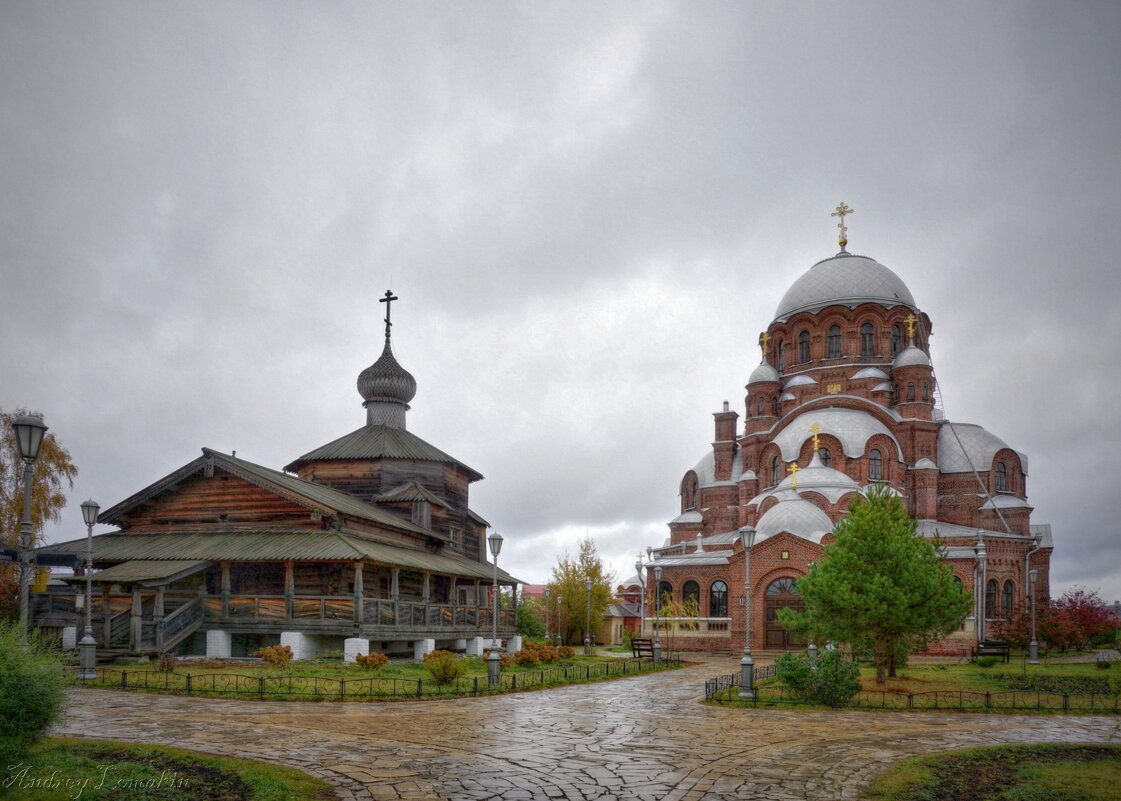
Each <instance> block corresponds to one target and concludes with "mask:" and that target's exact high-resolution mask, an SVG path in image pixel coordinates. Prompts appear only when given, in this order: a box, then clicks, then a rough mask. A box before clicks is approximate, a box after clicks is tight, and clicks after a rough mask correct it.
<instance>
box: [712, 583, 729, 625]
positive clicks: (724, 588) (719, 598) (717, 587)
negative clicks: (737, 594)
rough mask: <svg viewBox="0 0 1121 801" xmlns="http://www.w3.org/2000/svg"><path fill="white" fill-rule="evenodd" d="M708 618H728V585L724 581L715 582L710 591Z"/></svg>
mask: <svg viewBox="0 0 1121 801" xmlns="http://www.w3.org/2000/svg"><path fill="white" fill-rule="evenodd" d="M708 616H709V617H727V616H728V585H727V584H725V583H724V582H723V581H714V582H713V583H712V587H710V588H709V591H708Z"/></svg>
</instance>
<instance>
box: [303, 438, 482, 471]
mask: <svg viewBox="0 0 1121 801" xmlns="http://www.w3.org/2000/svg"><path fill="white" fill-rule="evenodd" d="M360 459H410V460H416V461H421V462H443V463H445V464H454V465H457V466H458V467H462V468H463V469H464V470H465V471H467V473H468V475H469V477H470V480H471V481H478V480H479V479H481V478H482V477H483V474H482V473H480V472H479V471H477V470H474V469H472V468H470V467H468V466H467V465H465V464H464V463H463V462H461V461H459V460H458V459H456V458H455V457H453V456H449V455H448V454H446V453H444V452H443V451H442V450H440V449H439V448H437V447H436V446H435V445H430V444H429V443H427V442H425V441H424V440H422V439H421V438H420V437H418V436H417V435H416V434H413V433H412V432H410V431H407V430H405V429H403V428H393V427H392V426H362V428H359V429H358V430H356V431H351V432H350V433H349V434H346V435H344V436H342V437H339V438H338V439H336V440H334V441H332V442H328V443H327V444H326V445H322V446H320V447H318V448H316V449H315V450H313V451H309V452H308V453H305V454H304V455H303V456H301V457H299V458H298V459H296V460H295V461H293V462H292V463H291V464H289V465H288V466H286V467H285V468H284V469H285V470H287V471H288V472H295V471H297V470H299V469H300V467H301V466H302V465H304V464H306V463H307V462H319V461H349V460H360Z"/></svg>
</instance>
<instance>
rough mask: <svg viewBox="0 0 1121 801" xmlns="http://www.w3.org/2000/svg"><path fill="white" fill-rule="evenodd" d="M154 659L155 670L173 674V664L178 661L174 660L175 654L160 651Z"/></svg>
mask: <svg viewBox="0 0 1121 801" xmlns="http://www.w3.org/2000/svg"><path fill="white" fill-rule="evenodd" d="M156 659H157V661H156V670H158V671H159V672H161V673H174V672H175V663H176V662H177V661H179V660H177V659H176V658H175V654H172V653H168V652H167V651H161V652H160V654H159V656H158V657H157V658H156Z"/></svg>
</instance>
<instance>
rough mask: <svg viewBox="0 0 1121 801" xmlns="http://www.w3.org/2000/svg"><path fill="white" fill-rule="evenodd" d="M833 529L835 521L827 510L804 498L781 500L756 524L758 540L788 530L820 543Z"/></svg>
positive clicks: (756, 537) (797, 535) (795, 534)
mask: <svg viewBox="0 0 1121 801" xmlns="http://www.w3.org/2000/svg"><path fill="white" fill-rule="evenodd" d="M832 530H833V522H832V521H831V520H830V519H829V516H828V515H826V514H825V512H823V511H821V510H820V509H818V508H817V507H816V506H814V505H813V504H812V503H810V502H809V501H807V500H803V499H802V498H791V499H789V500H784V501H779V502H778V503H776V504H775V505H774V506H772V507H771V508H770V509H768V510H767V513H766V514H764V515H763V516H762V517H761V518H759V522H758V523H757V524H756V526H755V532H756V533H755V539H756V541H757V542H758V541H761V540H765V539H767V538H768V537H773V536H774V535H776V534H781V533H782V532H784V531H788V532H790V533H791V534H793V535H794V536H796V537H801V538H802V539H804V540H809V541H810V542H815V543H818V544H820V543H821V539H822V537H824V536H825V535H826V534H828V533H829V532H831V531H832Z"/></svg>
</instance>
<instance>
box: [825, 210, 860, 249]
mask: <svg viewBox="0 0 1121 801" xmlns="http://www.w3.org/2000/svg"><path fill="white" fill-rule="evenodd" d="M855 213H856V210H855V209H850V208H849V207H848V206H846V205H845V203H844V201H841V204H840V205H839V206H837V210H836V211H835V212H833V213H832V214H830V215H829V216H830V217H840V218H841V221H840V222H839V223H837V227H838V228H840V229H841V238H840V239H839V240H837V241H838V242H840V244H841V250H844V249H845V245H847V244H848V243H849V239H848V231H849V229H848V228H846V227H845V215H846V214H855Z"/></svg>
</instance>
